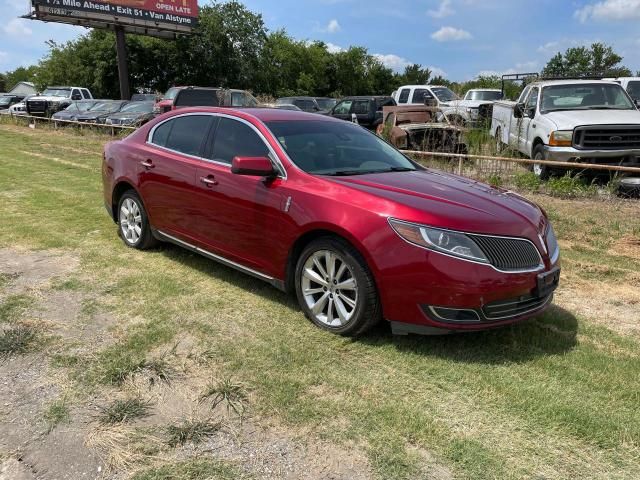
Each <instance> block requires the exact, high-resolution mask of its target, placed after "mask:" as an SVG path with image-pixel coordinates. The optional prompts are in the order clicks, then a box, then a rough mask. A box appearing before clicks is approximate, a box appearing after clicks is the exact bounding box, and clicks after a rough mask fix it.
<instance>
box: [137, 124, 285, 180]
mask: <svg viewBox="0 0 640 480" xmlns="http://www.w3.org/2000/svg"><path fill="white" fill-rule="evenodd" d="M196 115H197V116H209V117H217V118H228V119H230V120H235V121H238V122H240V123H243V124H245V125H247V126H248V127H250V128H251V129H252V130H253V131H254V132H255V133H256V134H257V135H258V137H259V138H260V140H262V143H264V144H265V146H266V147H267V149H268V150H269V159H270V160H271V162H272V163H273V164H274V167H275V169H276V170H277V171H278V172H279V174H278V177H279V178H282V179H283V180H286V179H287V170H286V169H285V168H284V165H283V164H282V162H281V161H280V158H279V157H278V155H277V153H276V152H275V150H274V149H273V147H272V146H271V144H270V143H269V142H268V141H267V138H266V137H265V136H264V135H263V134H262V132H261V131H260V130H258V129H257V128H256V126H255V125H253V124H252V123H251V122H249V121H247V120H245V119H244V118H240V117H236V116H234V115H228V114H226V113H217V112H215V113H214V112H189V113H183V114H180V115H174V116H172V117H169V118H167V119H165V120H163V121H161V122H159V123H156V124H155V125H154V126H153V128H151V130H149V133H148V134H147V138H146V140H145V143H146V144H147V145H150V146H152V147H153V148H159V149H161V150H164V151H167V152H171V153H175V154H178V155H183V156H185V157H188V158H192V159H194V160H200V161H202V162H207V163H213V164H214V165H220V166H222V167H227V168H229V170H231V164H230V163H225V162H218V161H216V160H211V159H209V158H204V157H200V156H198V155H189V154H187V153H184V152H179V151H178V150H173V149H171V148H167V147H163V146H162V145H158V144H155V143H153V136H154V135H155V132H156V129H157V128H158V127H160V126H161V125H164V124H165V123H167V122H169V121H171V120H175V119H177V118H182V117H190V116H196ZM261 123H262V122H261ZM263 125H264V124H263ZM265 128H266V126H265ZM267 130H268V128H267ZM269 132H271V130H269ZM272 135H273V133H272Z"/></svg>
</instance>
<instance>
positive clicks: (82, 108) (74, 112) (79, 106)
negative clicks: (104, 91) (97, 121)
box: [51, 100, 103, 125]
mask: <svg viewBox="0 0 640 480" xmlns="http://www.w3.org/2000/svg"><path fill="white" fill-rule="evenodd" d="M102 101H103V100H79V101H77V102H73V103H72V104H71V105H69V106H68V107H67V108H65V109H64V110H62V111H60V112H56V113H54V114H53V115H51V119H52V120H66V121H73V122H75V121H76V119H77V118H78V115H80V114H81V113H84V112H86V111H87V110H89V109H90V108H91V107H94V106H95V105H96V104H97V103H99V102H102ZM56 125H57V124H56Z"/></svg>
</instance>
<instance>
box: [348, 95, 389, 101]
mask: <svg viewBox="0 0 640 480" xmlns="http://www.w3.org/2000/svg"><path fill="white" fill-rule="evenodd" d="M379 98H391V95H350V96H348V97H344V98H343V99H342V100H377V99H379Z"/></svg>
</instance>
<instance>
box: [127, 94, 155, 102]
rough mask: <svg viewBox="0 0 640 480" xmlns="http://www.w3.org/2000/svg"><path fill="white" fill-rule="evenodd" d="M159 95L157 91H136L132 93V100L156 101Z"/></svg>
mask: <svg viewBox="0 0 640 480" xmlns="http://www.w3.org/2000/svg"><path fill="white" fill-rule="evenodd" d="M156 100H158V96H157V95H156V94H155V93H134V94H133V95H131V101H132V102H155V101H156Z"/></svg>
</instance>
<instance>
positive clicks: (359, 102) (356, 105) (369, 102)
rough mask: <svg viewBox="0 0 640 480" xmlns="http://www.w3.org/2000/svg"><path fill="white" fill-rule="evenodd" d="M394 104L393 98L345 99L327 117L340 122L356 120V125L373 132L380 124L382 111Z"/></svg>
mask: <svg viewBox="0 0 640 480" xmlns="http://www.w3.org/2000/svg"><path fill="white" fill-rule="evenodd" d="M395 104H396V102H395V101H394V100H393V98H391V97H386V96H356V97H345V98H343V99H342V100H341V101H340V102H338V103H337V104H336V106H335V107H333V108H332V109H331V110H330V111H329V113H327V115H328V116H330V117H335V118H339V119H340V120H348V121H354V120H357V122H358V125H362V126H363V127H365V128H368V129H371V130H375V129H376V128H378V125H380V124H381V123H382V109H383V108H384V107H386V106H393V105H395Z"/></svg>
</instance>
